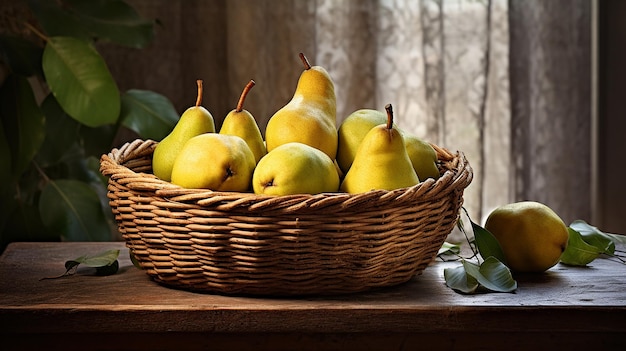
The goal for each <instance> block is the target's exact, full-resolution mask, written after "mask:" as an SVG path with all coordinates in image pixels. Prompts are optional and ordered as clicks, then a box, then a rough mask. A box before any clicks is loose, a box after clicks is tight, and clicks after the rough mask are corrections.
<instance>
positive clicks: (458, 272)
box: [443, 265, 479, 294]
mask: <svg viewBox="0 0 626 351" xmlns="http://www.w3.org/2000/svg"><path fill="white" fill-rule="evenodd" d="M443 276H444V278H445V281H446V285H447V286H448V287H449V288H451V289H453V290H455V291H457V292H460V293H463V294H472V293H474V292H476V290H477V289H478V286H479V284H478V281H477V280H476V278H474V277H472V276H471V275H468V274H467V273H466V272H465V267H464V266H462V265H461V266H458V267H456V268H446V269H444V270H443Z"/></svg>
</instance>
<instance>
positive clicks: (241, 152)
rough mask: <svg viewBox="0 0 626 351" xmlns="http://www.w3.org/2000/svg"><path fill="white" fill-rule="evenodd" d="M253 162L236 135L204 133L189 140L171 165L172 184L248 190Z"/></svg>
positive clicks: (194, 187)
mask: <svg viewBox="0 0 626 351" xmlns="http://www.w3.org/2000/svg"><path fill="white" fill-rule="evenodd" d="M255 166H256V162H255V161H254V155H253V154H252V151H251V150H250V147H248V144H247V143H246V142H245V141H244V140H243V139H241V138H240V137H238V136H235V135H225V134H217V133H205V134H201V135H197V136H195V137H193V138H191V139H189V140H188V141H187V142H186V143H185V146H184V147H183V148H182V150H181V151H180V153H179V154H178V157H176V161H175V162H174V166H173V167H172V183H173V184H176V185H179V186H182V187H183V188H191V189H210V190H216V191H239V192H244V191H248V190H250V182H251V179H252V172H253V171H254V167H255Z"/></svg>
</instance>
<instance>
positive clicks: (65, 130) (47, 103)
mask: <svg viewBox="0 0 626 351" xmlns="http://www.w3.org/2000/svg"><path fill="white" fill-rule="evenodd" d="M41 110H42V111H43V113H44V115H45V116H46V136H45V139H44V141H43V144H42V146H41V148H40V149H39V153H38V154H37V163H38V164H39V166H40V167H48V166H51V165H54V164H57V163H59V162H60V161H61V160H62V158H63V157H64V156H65V155H66V153H67V152H68V151H69V150H70V149H71V147H72V145H74V143H76V139H77V136H78V133H77V131H78V128H79V126H80V124H79V123H78V122H77V121H76V120H74V119H73V118H71V117H70V116H68V115H67V114H66V113H65V111H63V109H62V108H61V106H59V103H58V102H57V101H56V99H55V98H54V96H53V95H52V94H48V96H47V97H46V98H45V99H44V101H43V102H42V103H41Z"/></svg>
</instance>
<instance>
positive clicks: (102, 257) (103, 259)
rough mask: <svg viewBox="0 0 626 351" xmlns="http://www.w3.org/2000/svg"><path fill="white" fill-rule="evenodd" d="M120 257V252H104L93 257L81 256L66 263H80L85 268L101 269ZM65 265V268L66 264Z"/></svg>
mask: <svg viewBox="0 0 626 351" xmlns="http://www.w3.org/2000/svg"><path fill="white" fill-rule="evenodd" d="M119 255H120V250H106V251H102V252H100V253H97V254H95V255H93V256H87V255H83V256H80V257H78V258H75V259H73V260H70V261H67V262H77V263H81V264H83V265H85V266H87V267H102V266H108V265H111V264H113V262H115V261H116V260H117V258H118V257H119ZM67 262H66V263H65V267H66V268H67V265H68V263H67Z"/></svg>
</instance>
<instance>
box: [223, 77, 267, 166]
mask: <svg viewBox="0 0 626 351" xmlns="http://www.w3.org/2000/svg"><path fill="white" fill-rule="evenodd" d="M254 85H255V82H254V80H251V81H250V82H248V84H247V85H246V86H245V88H244V89H243V92H242V93H241V96H240V97H239V102H238V103H237V107H236V108H235V109H234V110H232V111H230V112H229V113H228V114H227V115H226V117H225V118H224V122H222V127H221V128H220V134H227V135H236V136H238V137H241V138H242V139H243V140H244V141H245V142H246V143H247V144H248V146H249V147H250V150H251V151H252V153H253V154H254V160H255V162H259V160H260V159H261V157H263V156H265V154H266V153H267V150H266V148H265V142H264V141H263V136H262V135H261V130H260V129H259V125H258V124H257V122H256V120H255V119H254V117H253V116H252V114H251V113H250V112H248V111H247V110H244V109H243V103H244V101H245V99H246V96H247V95H248V92H249V91H250V89H252V87H253V86H254Z"/></svg>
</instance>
